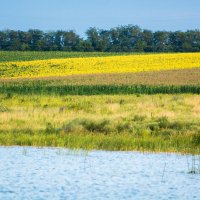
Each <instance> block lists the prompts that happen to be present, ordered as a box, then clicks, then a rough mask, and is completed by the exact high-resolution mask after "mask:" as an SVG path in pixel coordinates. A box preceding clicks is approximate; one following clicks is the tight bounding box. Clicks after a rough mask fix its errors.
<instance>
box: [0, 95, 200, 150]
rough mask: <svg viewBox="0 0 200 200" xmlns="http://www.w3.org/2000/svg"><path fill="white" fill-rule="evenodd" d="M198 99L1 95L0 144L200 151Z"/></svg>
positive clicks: (133, 96)
mask: <svg viewBox="0 0 200 200" xmlns="http://www.w3.org/2000/svg"><path fill="white" fill-rule="evenodd" d="M199 111H200V96H199V95H189V94H185V95H184V94H179V95H177V94H176V95H170V94H168V95H150V96H149V95H113V96H112V95H97V96H84V95H83V96H79V95H77V96H73V95H62V96H59V95H36V94H34V95H25V94H24V95H18V94H12V95H11V94H10V95H8V94H2V93H1V95H0V145H29V146H56V147H67V148H82V149H104V150H140V151H155V152H181V153H195V154H199V153H200V115H199Z"/></svg>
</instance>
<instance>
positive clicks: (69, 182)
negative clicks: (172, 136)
mask: <svg viewBox="0 0 200 200" xmlns="http://www.w3.org/2000/svg"><path fill="white" fill-rule="evenodd" d="M190 163H191V158H190V156H181V155H176V154H149V153H145V154H142V153H138V152H107V151H92V152H84V151H72V150H68V149H58V148H31V147H0V200H12V199H14V200H18V199H20V200H21V199H24V200H28V199H31V200H43V199H44V200H45V199H48V200H51V199H53V200H57V199H67V200H76V199H78V200H79V199H80V200H100V199H102V200H104V199H109V200H112V199H113V200H118V199H119V200H123V199H130V200H137V199H138V200H139V199H141V200H154V199H156V200H161V199H166V200H167V199H176V200H179V199H180V200H186V199H187V200H190V199H197V200H199V199H200V175H199V174H189V173H188V170H189V168H188V164H189V165H190Z"/></svg>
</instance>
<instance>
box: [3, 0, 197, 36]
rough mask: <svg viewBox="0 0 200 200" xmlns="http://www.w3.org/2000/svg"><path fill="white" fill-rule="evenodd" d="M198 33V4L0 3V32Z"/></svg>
mask: <svg viewBox="0 0 200 200" xmlns="http://www.w3.org/2000/svg"><path fill="white" fill-rule="evenodd" d="M128 24H133V25H139V26H140V27H141V28H142V29H150V30H153V31H156V30H168V31H176V30H183V31H185V30H188V29H200V0H0V30H4V29H14V30H24V31H26V30H28V29H41V30H44V31H50V30H75V31H76V32H77V33H78V34H80V35H82V36H84V33H85V31H86V30H87V29H88V28H89V27H97V28H101V29H109V28H113V27H117V26H119V25H128Z"/></svg>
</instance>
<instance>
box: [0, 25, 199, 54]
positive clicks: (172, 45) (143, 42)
mask: <svg viewBox="0 0 200 200" xmlns="http://www.w3.org/2000/svg"><path fill="white" fill-rule="evenodd" d="M199 33H200V31H199V30H192V31H186V32H182V31H176V32H171V31H170V32H169V31H156V32H152V31H150V30H145V29H144V30H142V29H141V28H140V27H139V26H133V25H127V26H119V27H116V28H111V29H109V30H102V29H97V28H94V27H92V28H89V29H88V30H87V31H86V35H87V38H86V39H83V38H81V37H80V36H79V35H78V34H76V33H75V31H72V30H70V31H49V32H43V31H41V30H37V29H32V30H29V31H26V32H25V31H14V30H5V31H0V50H7V51H79V52H80V51H85V52H92V51H98V52H197V51H200V45H199V44H200V34H199ZM22 38H23V39H22Z"/></svg>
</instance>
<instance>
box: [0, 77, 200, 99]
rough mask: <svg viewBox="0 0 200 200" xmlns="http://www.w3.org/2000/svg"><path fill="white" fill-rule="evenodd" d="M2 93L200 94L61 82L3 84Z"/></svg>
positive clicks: (181, 88)
mask: <svg viewBox="0 0 200 200" xmlns="http://www.w3.org/2000/svg"><path fill="white" fill-rule="evenodd" d="M0 92H1V93H7V94H40V95H51V94H52V95H103V94H106V95H115V94H178V93H191V94H200V86H199V85H65V84H62V83H60V81H59V80H58V81H50V80H49V81H48V80H46V81H43V80H35V81H22V82H1V83H0Z"/></svg>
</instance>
